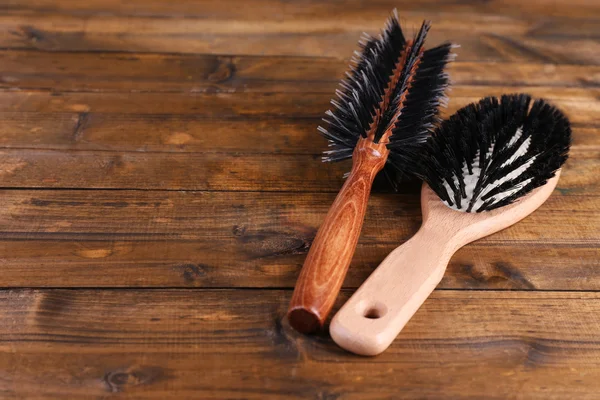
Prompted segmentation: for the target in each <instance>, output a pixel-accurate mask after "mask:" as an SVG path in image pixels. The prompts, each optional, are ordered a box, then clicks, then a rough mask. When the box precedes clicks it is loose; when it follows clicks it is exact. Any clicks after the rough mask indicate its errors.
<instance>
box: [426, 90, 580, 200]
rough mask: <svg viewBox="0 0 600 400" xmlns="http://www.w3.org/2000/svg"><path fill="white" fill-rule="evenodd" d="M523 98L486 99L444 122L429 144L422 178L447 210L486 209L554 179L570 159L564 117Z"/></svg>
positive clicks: (556, 111) (567, 133) (555, 110)
mask: <svg viewBox="0 0 600 400" xmlns="http://www.w3.org/2000/svg"><path fill="white" fill-rule="evenodd" d="M530 104H531V97H530V96H529V95H526V94H515V95H505V96H502V97H501V98H500V99H498V98H496V97H486V98H484V99H482V100H481V101H479V103H474V104H469V105H468V106H466V107H464V108H462V109H460V110H459V111H458V112H456V114H454V115H453V116H451V117H450V118H449V119H448V120H446V121H444V122H443V123H442V124H441V125H440V127H439V128H438V129H437V130H436V131H435V133H434V134H433V135H432V136H431V138H430V139H429V141H428V143H427V151H426V157H424V158H423V161H422V162H421V169H422V174H423V176H422V178H423V179H424V180H425V181H426V182H427V183H428V184H429V186H430V187H431V188H432V189H433V190H434V191H435V192H436V193H437V194H438V196H440V198H441V199H442V200H443V201H444V202H445V203H446V204H447V205H448V206H450V207H452V208H454V209H457V210H459V211H466V212H482V211H490V210H493V209H496V208H499V207H503V206H505V205H508V204H511V203H512V202H514V201H515V200H517V199H518V198H520V197H521V196H524V195H525V194H527V193H529V192H530V191H531V190H533V189H535V188H537V187H539V186H541V185H543V184H545V183H546V182H547V180H548V179H550V178H552V177H553V176H554V174H555V172H556V170H558V169H559V168H560V167H561V166H562V165H563V163H564V162H565V161H566V159H567V157H568V151H569V146H570V142H571V128H570V124H569V121H568V119H567V118H566V117H565V116H564V115H563V114H562V113H561V112H560V111H559V110H558V109H556V108H555V107H553V106H551V105H549V104H548V103H547V102H545V101H544V100H536V101H535V102H534V103H533V105H531V106H530Z"/></svg>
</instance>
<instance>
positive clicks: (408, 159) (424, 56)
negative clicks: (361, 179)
mask: <svg viewBox="0 0 600 400" xmlns="http://www.w3.org/2000/svg"><path fill="white" fill-rule="evenodd" d="M430 27H431V23H430V22H429V21H424V22H423V24H422V26H421V28H420V30H419V31H418V33H417V34H416V35H415V37H414V38H413V40H412V41H411V42H410V44H409V45H408V44H407V42H406V39H405V37H404V34H403V32H402V29H401V27H400V23H399V21H398V13H397V11H396V10H394V11H393V13H392V15H391V16H390V18H389V19H388V21H387V22H386V25H385V28H384V30H383V31H382V32H381V34H380V35H379V36H378V37H377V38H374V37H371V36H369V35H368V34H366V33H364V34H363V35H362V36H361V38H360V41H359V44H360V46H361V50H362V51H361V52H355V53H354V56H353V57H352V59H351V64H350V71H349V72H347V73H346V76H347V78H346V79H345V80H343V81H342V82H341V83H340V89H338V90H336V97H337V98H336V99H334V100H332V101H331V105H332V109H331V110H329V111H328V112H327V113H326V118H325V119H324V121H325V122H327V124H328V128H327V129H325V128H322V127H319V132H320V133H321V134H322V135H323V136H324V137H325V138H327V139H328V140H329V141H331V142H332V143H333V144H334V146H333V147H331V148H330V149H329V150H328V151H327V152H325V154H324V157H323V161H339V160H343V159H347V158H351V157H352V150H353V148H354V147H355V146H356V143H357V142H358V140H359V139H360V138H361V137H363V138H369V139H370V140H373V141H374V142H375V143H379V142H380V141H384V143H386V144H387V146H388V149H389V150H390V153H389V155H388V163H387V165H386V169H388V167H390V168H393V169H395V171H394V173H391V172H390V171H388V173H387V175H386V176H388V177H389V176H394V177H396V176H402V175H405V174H406V175H410V174H414V173H415V171H416V169H415V166H416V165H417V164H418V163H417V159H418V157H419V154H420V151H421V150H422V146H423V144H424V142H425V141H426V139H427V137H428V136H429V135H430V132H431V130H432V129H433V128H434V127H435V125H436V124H437V123H438V122H439V120H438V108H439V107H440V106H444V105H445V104H446V102H447V98H446V97H445V90H446V89H447V87H448V84H449V79H448V76H447V75H446V74H445V73H444V68H445V66H446V64H447V63H448V62H449V61H451V60H452V58H453V55H452V54H451V53H450V51H451V49H452V48H453V45H451V44H445V45H442V46H439V47H436V48H433V49H431V50H426V51H425V50H424V49H423V47H424V43H425V38H426V36H427V33H428V31H429V29H430Z"/></svg>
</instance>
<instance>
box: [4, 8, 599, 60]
mask: <svg viewBox="0 0 600 400" xmlns="http://www.w3.org/2000/svg"><path fill="white" fill-rule="evenodd" d="M495 3H496V4H497V3H498V2H495ZM263 4H264V5H265V6H263V7H260V8H259V10H258V12H256V11H248V12H247V14H253V15H254V16H253V17H250V18H248V17H247V16H243V15H242V16H241V17H235V16H234V17H230V16H229V15H226V16H222V17H216V16H212V17H211V18H193V15H190V16H189V17H188V18H182V16H183V15H182V14H181V13H179V14H177V16H176V17H172V16H162V17H161V16H155V15H126V16H115V15H111V14H110V13H109V14H106V13H102V12H101V13H96V14H95V15H87V16H85V17H82V15H69V14H68V13H53V12H47V11H41V10H40V11H39V12H36V11H35V10H31V11H28V12H20V11H13V12H12V13H11V14H8V15H4V16H2V18H0V26H2V27H3V31H4V32H3V34H2V35H0V46H2V47H4V48H16V49H19V48H27V49H39V50H44V51H79V52H81V51H127V52H145V51H149V50H152V51H154V52H168V53H172V52H177V53H212V54H253V55H258V54H260V55H263V54H266V55H289V56H291V55H301V56H309V57H315V56H327V57H340V58H341V57H348V54H351V53H352V50H354V49H355V45H356V41H357V39H358V37H359V36H360V34H361V32H363V31H367V32H369V33H371V34H375V33H377V32H378V31H379V29H380V28H381V26H382V24H383V22H384V21H385V17H386V16H387V15H388V14H389V12H390V11H391V9H392V8H394V7H395V6H398V4H397V3H394V2H391V3H388V2H386V3H382V5H383V7H381V8H379V9H377V10H374V11H375V12H369V13H368V14H365V13H364V11H363V12H362V13H361V11H360V9H361V8H363V7H364V6H363V7H360V8H356V9H354V10H352V11H351V12H348V11H347V10H348V7H345V8H344V10H343V11H344V12H342V13H340V12H336V11H329V10H327V9H326V8H325V10H323V11H322V12H315V11H316V10H315V9H312V10H310V11H309V15H306V14H304V15H296V16H294V15H291V14H289V13H288V12H287V11H285V9H284V10H281V12H282V13H283V14H280V15H279V16H275V17H274V14H273V8H272V6H271V7H268V6H267V4H268V3H267V2H264V3H263ZM253 5H254V4H251V5H250V7H252V6H253ZM496 7H498V8H502V6H496ZM219 8H220V9H221V11H220V13H221V14H222V13H224V12H228V13H229V12H230V9H231V7H227V6H226V5H221V6H220V7H219ZM294 8H295V9H296V10H298V8H297V6H296V7H294ZM503 8H504V9H507V8H506V7H503ZM570 8H572V7H570ZM594 8H595V7H592V9H594ZM517 9H518V8H517ZM400 10H402V9H400ZM561 11H562V9H561ZM561 11H559V12H558V13H560V12H561ZM300 12H302V11H300ZM369 14H370V15H369ZM566 14H567V15H568V14H572V11H566ZM333 15H335V16H336V18H332V16H333ZM344 15H345V17H344ZM528 15H531V14H525V15H524V16H514V17H510V16H499V15H493V14H486V13H480V14H475V15H473V14H471V15H469V14H466V15H465V13H463V12H461V11H458V12H452V11H450V12H445V10H444V8H443V7H439V6H436V10H432V9H428V10H427V11H425V12H423V11H420V12H414V13H410V12H401V18H402V20H403V22H404V25H405V26H407V27H415V26H418V25H419V24H420V23H421V21H422V20H423V19H431V20H432V21H433V27H434V28H433V29H432V31H431V33H430V34H429V35H428V37H429V40H428V43H430V44H432V45H434V44H439V43H440V42H442V41H446V40H453V41H455V42H457V43H461V44H462V45H463V46H464V50H463V54H464V56H463V57H464V59H465V60H467V59H468V60H470V61H475V60H486V61H521V62H527V61H542V62H550V63H552V62H554V63H578V64H598V63H599V62H600V59H599V58H598V55H597V50H598V47H599V45H598V43H597V42H596V41H594V39H595V38H596V36H594V34H595V31H594V29H595V23H596V22H597V18H596V19H594V18H593V17H592V16H594V15H595V14H594V13H593V11H590V13H589V14H587V15H586V16H587V18H579V19H569V18H560V17H543V16H539V17H538V18H537V19H535V20H534V23H532V21H531V17H528ZM542 15H543V13H542ZM409 32H410V30H409ZM573 48H582V49H583V48H585V49H586V51H581V52H573V51H570V50H571V49H573Z"/></svg>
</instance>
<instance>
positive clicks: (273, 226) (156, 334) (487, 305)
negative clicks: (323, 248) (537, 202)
mask: <svg viewBox="0 0 600 400" xmlns="http://www.w3.org/2000/svg"><path fill="white" fill-rule="evenodd" d="M393 7H398V9H399V12H400V16H401V18H402V19H403V23H405V25H404V26H406V27H407V32H409V34H410V32H411V29H412V27H415V26H418V25H419V24H420V22H421V20H422V19H424V18H429V19H432V20H433V28H432V30H431V33H430V35H429V38H430V40H429V41H428V46H433V45H435V44H438V43H440V42H442V41H445V40H453V41H456V42H457V43H460V44H461V45H462V48H460V49H458V53H459V56H458V60H457V62H456V63H455V64H454V65H452V66H451V71H450V72H451V75H452V78H453V80H454V86H453V91H452V92H451V100H450V104H449V109H448V110H446V111H445V112H444V115H445V116H448V115H449V114H450V113H452V112H453V111H455V110H456V109H458V108H459V107H461V106H463V105H465V104H467V103H468V102H472V101H475V100H477V99H479V98H480V97H482V96H487V95H499V94H501V93H510V92H529V93H531V94H532V95H534V96H536V97H544V98H547V99H549V100H550V101H552V102H553V103H554V104H556V105H557V106H559V107H560V108H561V109H563V110H564V111H565V112H566V114H567V115H568V116H569V118H570V119H571V121H572V123H573V128H574V132H573V133H574V146H573V149H572V152H571V159H570V160H569V162H568V163H567V165H566V167H565V170H564V174H563V176H562V177H561V182H560V183H559V187H558V189H557V190H556V191H555V192H554V193H553V195H552V197H551V198H550V200H549V201H548V203H546V204H545V205H544V206H543V207H542V208H541V209H540V210H539V211H537V212H536V213H534V214H533V215H531V216H530V217H529V218H527V219H525V220H524V221H523V222H521V223H519V224H517V225H515V226H514V227H511V228H509V229H507V230H505V231H502V232H499V233H497V234H495V235H493V236H491V237H488V238H485V239H482V240H480V241H477V242H475V243H473V244H470V245H468V246H466V247H465V248H463V249H461V250H459V251H458V252H457V253H456V255H455V256H454V257H453V259H452V260H451V262H450V264H449V266H448V271H447V273H446V275H445V277H444V279H443V280H442V282H441V283H440V288H442V290H439V291H436V292H434V293H433V295H432V297H431V298H430V299H429V300H428V301H427V302H426V303H425V305H424V307H423V308H422V309H421V310H420V311H419V312H418V313H417V315H416V316H415V318H413V320H412V321H411V322H410V323H409V324H408V326H407V327H406V329H405V330H404V332H403V335H405V338H404V340H403V339H402V338H401V339H400V340H398V341H396V343H395V344H394V345H393V346H392V348H391V349H390V351H389V352H387V353H386V354H383V355H382V356H381V357H379V358H377V359H374V360H359V359H356V358H355V357H354V356H352V355H350V354H348V353H345V352H343V351H342V350H340V349H339V348H338V347H337V346H335V345H334V344H333V342H332V341H331V339H329V338H328V337H327V336H325V335H320V336H312V337H307V336H301V335H298V334H297V333H295V331H294V330H293V329H291V327H290V326H289V324H288V323H287V321H286V320H285V319H284V318H283V316H284V314H285V311H286V307H287V305H288V304H289V300H290V297H291V290H289V289H290V288H291V287H293V284H294V282H295V280H296V278H297V276H298V273H299V271H300V267H301V265H302V262H303V260H304V258H305V257H306V252H307V250H308V248H309V246H310V244H311V241H312V240H313V238H314V236H315V233H316V230H317V227H318V226H319V224H320V222H321V221H322V219H323V217H324V215H325V213H326V211H327V208H328V206H329V205H330V204H331V202H332V201H333V199H334V197H335V193H337V191H338V190H339V188H340V187H341V186H342V184H343V179H342V178H341V176H342V174H343V173H345V172H347V171H348V170H349V169H350V165H349V164H336V165H322V164H320V162H319V160H318V157H319V153H320V151H322V150H323V148H324V144H325V143H324V141H323V140H321V139H320V138H319V137H318V136H317V134H316V127H317V125H318V124H320V123H321V121H320V119H321V117H322V116H323V112H324V111H325V110H326V109H327V108H329V100H330V98H331V97H332V95H333V91H334V89H335V88H336V87H337V85H338V80H339V79H340V78H341V77H342V75H343V73H344V71H345V70H346V68H347V63H348V58H349V57H350V55H351V53H352V51H353V50H355V49H356V42H357V39H358V37H359V35H360V33H361V32H362V31H367V32H370V33H375V32H377V30H378V29H379V28H380V27H381V25H382V23H383V21H384V19H385V17H386V16H387V14H388V13H389V12H390V11H391V9H392V8H393ZM0 9H1V10H2V13H1V15H0V65H2V68H1V72H0V119H1V120H2V124H0V187H2V188H3V189H2V190H0V202H1V207H0V281H1V282H2V285H1V286H2V287H4V288H11V289H8V290H7V289H4V290H2V289H0V353H1V354H0V398H3V399H4V398H7V399H28V400H29V399H56V398H68V399H87V398H106V397H127V398H155V399H161V400H162V399H169V398H175V399H182V398H183V399H185V398H202V399H222V398H256V399H265V398H286V399H287V398H311V399H312V398H320V399H332V398H339V399H352V398H356V399H361V400H362V399H381V398H397V397H398V396H399V393H401V396H402V397H406V398H428V399H429V398H431V399H443V398H452V399H456V398H465V399H466V398H470V399H481V398H491V399H507V398H510V399H536V398H537V399H544V400H546V399H561V400H562V399H569V398H577V399H594V398H597V393H598V392H599V389H600V387H599V386H598V382H600V379H599V378H600V367H599V366H600V362H599V361H598V360H600V355H599V353H598V343H597V334H596V332H597V331H598V328H599V326H598V324H599V321H598V317H597V316H598V315H600V313H599V312H598V311H599V306H598V305H599V304H600V299H599V298H598V294H597V293H595V292H597V291H600V264H599V263H600V228H599V227H600V220H598V216H599V215H600V212H599V211H600V210H599V207H600V203H599V200H598V199H600V196H599V194H600V190H599V188H600V181H599V180H598V174H597V173H596V171H597V170H598V168H599V163H600V135H599V129H600V119H599V117H598V116H599V115H600V89H599V88H600V78H599V77H600V70H599V69H598V68H599V65H600V51H599V50H600V47H599V42H598V38H600V30H599V29H598V27H599V26H600V24H599V21H600V19H599V17H598V16H599V15H600V14H599V12H600V4H599V3H598V2H597V1H595V0H572V1H568V2H567V1H557V0H536V1H521V0H489V1H483V2H482V1H478V0H467V1H454V0H441V1H439V0H422V1H418V2H415V1H412V0H411V1H409V0H395V1H393V2H391V1H387V0H376V1H370V2H363V1H359V0H345V1H332V2H323V1H317V0H305V1H302V2H290V1H284V0H247V1H244V2H233V1H221V0H219V1H217V0H201V1H194V0H183V1H177V2H173V1H170V2H169V1H165V0H131V1H123V0H102V1H100V0H89V1H85V2H73V1H69V0H31V1H27V2H25V1H22V0H5V1H2V2H1V4H0ZM102 188H106V189H110V190H103V189H102ZM196 190H200V191H196ZM418 190H419V185H418V183H411V184H408V185H406V187H404V188H403V189H402V192H401V194H399V195H393V194H389V193H385V190H384V189H383V187H382V186H381V185H380V182H378V181H377V179H376V182H375V190H374V193H373V195H372V197H371V199H370V201H369V204H368V207H367V215H366V220H365V225H364V229H363V234H362V236H361V237H360V239H359V243H358V247H357V251H356V255H355V257H354V259H353V262H352V264H351V266H350V269H349V271H348V274H347V276H346V279H345V281H344V287H346V288H355V287H358V286H359V285H360V284H361V283H362V282H363V281H364V280H365V279H366V278H367V276H369V274H370V273H371V272H372V270H373V269H374V268H375V267H376V266H377V265H378V264H379V263H380V262H381V260H383V258H384V257H385V256H386V255H387V254H388V253H389V252H390V251H391V250H392V249H394V248H395V247H397V246H398V245H400V244H402V243H403V242H404V241H405V240H406V239H407V238H408V237H410V236H412V234H414V232H415V231H416V230H417V228H418V226H419V223H420V212H419V204H418V198H417V197H418ZM52 287H56V288H64V289H61V290H53V289H50V288H52ZM82 287H87V288H88V289H85V290H84V289H80V288H82ZM117 287H118V288H119V289H115V288H117ZM208 287H210V288H215V289H216V288H222V289H218V290H206V289H204V288H208ZM30 288H47V289H44V290H31V289H30ZM93 288H98V289H93ZM111 288H112V289H111ZM142 288H155V289H147V290H144V289H142ZM160 288H173V289H172V290H163V289H160ZM223 288H224V289H223ZM259 288H260V289H259ZM279 289H285V290H279ZM451 289H460V290H451ZM472 289H476V290H472ZM554 290H557V291H558V292H553V291H554ZM587 291H592V292H587ZM349 294H350V291H345V292H343V295H342V298H341V299H340V301H343V300H345V299H346V298H348V295H349ZM339 305H341V302H340V303H338V304H337V306H336V307H338V306H339Z"/></svg>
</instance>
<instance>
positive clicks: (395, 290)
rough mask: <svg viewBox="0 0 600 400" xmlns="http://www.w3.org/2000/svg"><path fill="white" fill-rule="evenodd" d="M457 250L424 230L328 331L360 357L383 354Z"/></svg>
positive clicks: (374, 276)
mask: <svg viewBox="0 0 600 400" xmlns="http://www.w3.org/2000/svg"><path fill="white" fill-rule="evenodd" d="M453 252H454V251H453V249H451V246H450V245H449V242H448V241H447V240H446V238H445V237H440V236H438V235H436V234H435V233H434V232H433V231H430V230H428V229H424V228H421V230H419V232H417V234H416V235H415V236H413V237H412V238H411V239H410V240H409V241H408V242H406V243H405V244H404V245H402V246H400V247H398V248H396V250H394V251H393V252H391V253H390V254H389V255H388V256H387V258H386V259H385V260H384V261H383V262H382V263H381V264H380V265H379V267H377V269H376V270H375V271H374V272H373V273H372V274H371V276H370V277H369V278H368V279H367V280H366V281H365V282H364V283H363V284H362V286H361V287H360V288H359V289H358V290H357V291H356V293H354V295H353V296H352V297H351V298H350V300H348V302H347V303H346V304H344V306H343V307H342V308H341V309H340V311H339V312H338V313H337V314H336V315H335V317H334V318H333V320H332V321H331V326H330V328H329V332H330V333H331V336H332V338H333V340H334V341H335V342H336V343H337V344H338V345H340V346H341V347H343V348H344V349H346V350H348V351H351V352H353V353H356V354H360V355H369V356H372V355H376V354H379V353H381V352H382V351H384V350H385V349H386V348H387V347H388V346H389V345H390V344H391V343H392V341H393V340H394V339H395V338H396V336H398V334H399V333H400V331H401V330H402V328H404V325H406V323H407V322H408V320H409V319H410V318H411V317H412V316H413V314H414V313H415V312H416V311H417V310H418V309H419V307H420V306H421V305H422V304H423V303H424V302H425V300H426V299H427V297H428V296H429V295H430V294H431V292H432V291H433V289H435V287H436V286H437V284H438V283H439V282H440V280H441V279H442V277H443V276H444V271H445V270H446V266H447V264H448V262H449V261H450V257H451V256H452V253H453Z"/></svg>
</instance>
